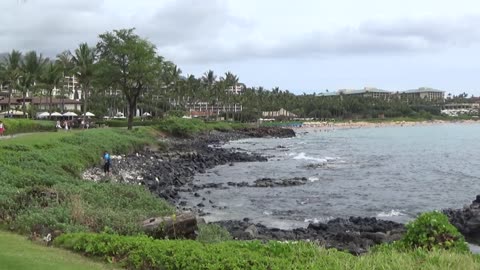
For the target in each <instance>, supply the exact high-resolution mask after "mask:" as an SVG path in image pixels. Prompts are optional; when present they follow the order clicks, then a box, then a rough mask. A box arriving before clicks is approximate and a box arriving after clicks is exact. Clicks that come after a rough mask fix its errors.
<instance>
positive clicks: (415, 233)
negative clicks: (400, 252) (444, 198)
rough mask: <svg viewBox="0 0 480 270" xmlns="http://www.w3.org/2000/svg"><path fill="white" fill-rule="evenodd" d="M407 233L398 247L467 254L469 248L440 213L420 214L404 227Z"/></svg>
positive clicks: (446, 218) (455, 229)
mask: <svg viewBox="0 0 480 270" xmlns="http://www.w3.org/2000/svg"><path fill="white" fill-rule="evenodd" d="M406 228H407V232H406V233H405V235H404V236H403V238H402V240H400V241H399V243H398V245H400V246H401V247H403V248H410V249H412V248H424V249H427V250H431V249H436V248H439V249H448V250H454V251H458V252H468V251H469V248H468V245H467V243H466V242H465V239H464V238H463V236H462V235H461V234H460V233H459V232H458V230H457V228H455V227H454V226H453V225H452V224H450V222H449V221H448V217H447V216H446V215H444V214H443V213H440V212H437V211H435V212H428V213H423V214H421V215H420V216H419V217H418V218H417V219H415V220H414V221H412V222H410V223H408V224H407V225H406Z"/></svg>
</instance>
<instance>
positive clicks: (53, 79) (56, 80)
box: [42, 63, 63, 113]
mask: <svg viewBox="0 0 480 270" xmlns="http://www.w3.org/2000/svg"><path fill="white" fill-rule="evenodd" d="M62 75H63V72H62V67H61V66H59V65H58V64H54V63H49V64H48V65H47V67H46V68H45V72H44V74H43V78H42V81H43V83H44V84H45V86H46V88H47V94H48V97H49V98H50V102H49V106H48V107H49V112H50V113H52V99H53V90H54V89H58V88H59V87H60V82H61V81H62Z"/></svg>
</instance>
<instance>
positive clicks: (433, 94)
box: [318, 87, 445, 101]
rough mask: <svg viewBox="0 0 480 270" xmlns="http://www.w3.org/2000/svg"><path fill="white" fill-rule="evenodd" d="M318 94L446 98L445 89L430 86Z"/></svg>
mask: <svg viewBox="0 0 480 270" xmlns="http://www.w3.org/2000/svg"><path fill="white" fill-rule="evenodd" d="M318 96H322V97H335V96H357V97H363V98H381V99H394V98H402V99H405V100H413V99H423V100H430V101H443V100H444V98H445V91H441V90H436V89H433V88H428V87H420V88H418V89H414V90H407V91H400V92H391V91H386V90H381V89H378V88H374V87H364V88H363V89H361V90H356V89H340V90H338V91H337V92H331V93H328V92H327V93H320V94H318Z"/></svg>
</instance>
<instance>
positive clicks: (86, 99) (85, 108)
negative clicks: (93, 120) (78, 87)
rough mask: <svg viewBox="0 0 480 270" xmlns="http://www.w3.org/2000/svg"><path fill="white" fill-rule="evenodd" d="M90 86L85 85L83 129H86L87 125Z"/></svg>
mask: <svg viewBox="0 0 480 270" xmlns="http://www.w3.org/2000/svg"><path fill="white" fill-rule="evenodd" d="M87 89H88V85H85V86H84V88H83V126H82V128H84V127H85V124H86V123H87V121H86V118H87V105H88V94H87V93H88V91H87Z"/></svg>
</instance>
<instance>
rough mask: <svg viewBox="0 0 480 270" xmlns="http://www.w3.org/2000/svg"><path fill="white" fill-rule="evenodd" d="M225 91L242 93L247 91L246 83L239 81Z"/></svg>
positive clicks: (235, 93) (236, 93)
mask: <svg viewBox="0 0 480 270" xmlns="http://www.w3.org/2000/svg"><path fill="white" fill-rule="evenodd" d="M225 91H226V92H227V93H231V94H234V95H241V94H243V92H244V91H245V85H244V84H243V83H237V84H236V85H233V86H230V87H228V88H227V89H226V90H225Z"/></svg>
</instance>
